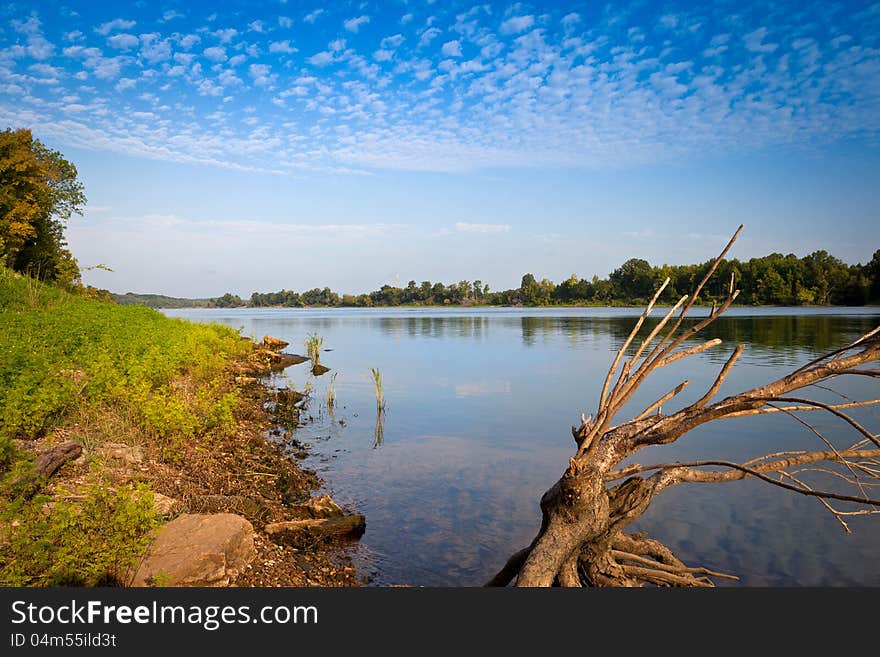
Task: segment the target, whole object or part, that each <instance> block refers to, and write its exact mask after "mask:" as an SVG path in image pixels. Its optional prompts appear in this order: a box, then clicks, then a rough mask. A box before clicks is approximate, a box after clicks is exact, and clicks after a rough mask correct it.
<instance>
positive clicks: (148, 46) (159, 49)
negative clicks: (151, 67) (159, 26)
mask: <svg viewBox="0 0 880 657" xmlns="http://www.w3.org/2000/svg"><path fill="white" fill-rule="evenodd" d="M141 57H143V58H144V59H146V60H147V61H148V62H149V63H150V64H155V63H157V62H164V61H165V60H167V59H171V44H170V43H168V40H167V39H163V38H161V35H160V34H156V33H151V34H141Z"/></svg>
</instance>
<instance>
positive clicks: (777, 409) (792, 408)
mask: <svg viewBox="0 0 880 657" xmlns="http://www.w3.org/2000/svg"><path fill="white" fill-rule="evenodd" d="M873 404H880V399H868V400H866V401H857V402H848V403H846V404H828V405H827V408H826V407H823V406H819V405H817V404H813V405H809V406H805V405H801V406H770V407H767V408H754V409H750V410H747V411H736V412H734V413H728V414H727V415H726V416H725V417H742V416H744V415H764V414H765V413H781V412H783V411H790V412H795V411H796V412H798V413H803V412H809V411H824V410H828V409H829V408H834V409H838V410H839V409H842V408H860V407H863V406H871V405H873Z"/></svg>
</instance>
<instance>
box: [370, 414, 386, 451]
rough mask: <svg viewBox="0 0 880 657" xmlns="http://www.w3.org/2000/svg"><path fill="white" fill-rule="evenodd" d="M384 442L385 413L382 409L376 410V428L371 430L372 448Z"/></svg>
mask: <svg viewBox="0 0 880 657" xmlns="http://www.w3.org/2000/svg"><path fill="white" fill-rule="evenodd" d="M384 442H385V413H383V412H382V409H379V410H377V411H376V428H375V430H374V432H373V449H376V448H377V447H381V446H382V443H384Z"/></svg>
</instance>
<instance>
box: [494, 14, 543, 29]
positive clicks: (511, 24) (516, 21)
mask: <svg viewBox="0 0 880 657" xmlns="http://www.w3.org/2000/svg"><path fill="white" fill-rule="evenodd" d="M534 24H535V17H534V16H531V15H528V16H512V17H511V18H508V19H507V20H506V21H504V22H503V23H501V26H500V27H499V30H500V31H501V34H519V33H520V32H525V31H526V30H527V29H529V28H530V27H531V26H532V25H534Z"/></svg>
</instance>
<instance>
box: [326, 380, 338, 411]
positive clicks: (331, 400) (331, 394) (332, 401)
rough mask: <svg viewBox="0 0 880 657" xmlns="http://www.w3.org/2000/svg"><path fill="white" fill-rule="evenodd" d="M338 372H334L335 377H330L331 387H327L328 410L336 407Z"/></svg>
mask: <svg viewBox="0 0 880 657" xmlns="http://www.w3.org/2000/svg"><path fill="white" fill-rule="evenodd" d="M337 374H338V372H333V376H331V377H330V385H328V386H327V410H331V411H332V410H333V407H334V406H335V405H336V375H337Z"/></svg>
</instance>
